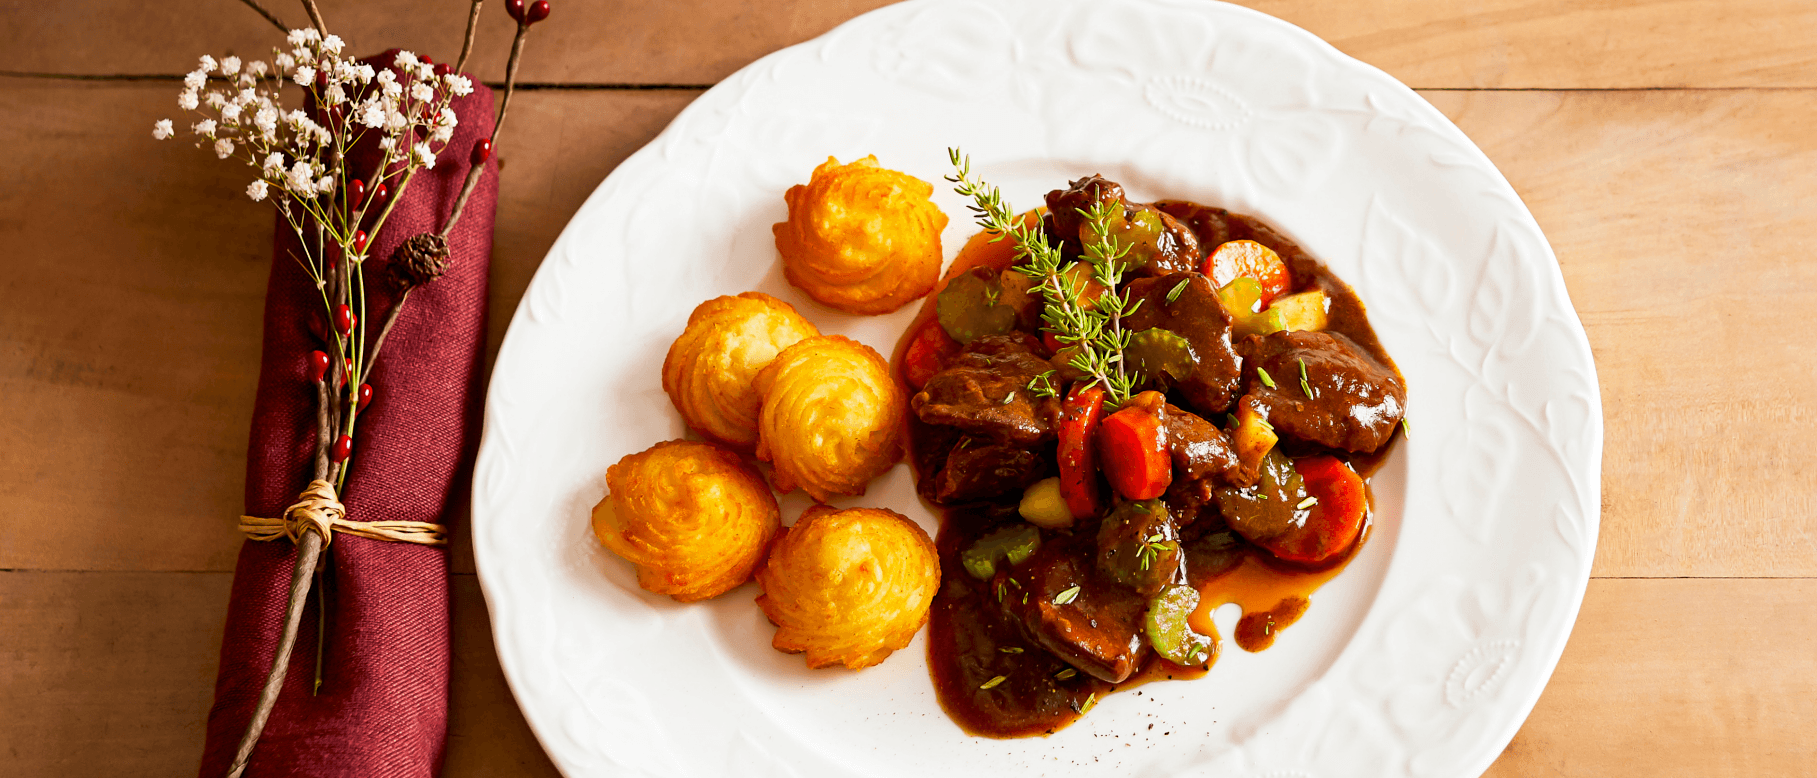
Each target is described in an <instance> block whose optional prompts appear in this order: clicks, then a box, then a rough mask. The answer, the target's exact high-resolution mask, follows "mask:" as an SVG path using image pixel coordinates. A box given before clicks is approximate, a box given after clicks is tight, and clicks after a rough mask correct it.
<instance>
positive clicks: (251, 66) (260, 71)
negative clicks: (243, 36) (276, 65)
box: [246, 59, 271, 78]
mask: <svg viewBox="0 0 1817 778" xmlns="http://www.w3.org/2000/svg"><path fill="white" fill-rule="evenodd" d="M270 69H271V66H270V65H268V64H266V62H265V60H262V59H255V60H253V61H251V62H249V63H247V64H246V72H247V74H249V75H252V76H255V77H258V78H264V77H265V73H266V71H268V70H270Z"/></svg>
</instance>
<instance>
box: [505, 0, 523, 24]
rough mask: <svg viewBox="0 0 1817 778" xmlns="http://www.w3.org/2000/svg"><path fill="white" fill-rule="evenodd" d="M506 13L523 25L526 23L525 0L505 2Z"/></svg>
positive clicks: (506, 0)
mask: <svg viewBox="0 0 1817 778" xmlns="http://www.w3.org/2000/svg"><path fill="white" fill-rule="evenodd" d="M505 13H507V14H510V15H511V18H513V19H516V20H517V21H518V22H519V23H522V22H523V21H524V0H505Z"/></svg>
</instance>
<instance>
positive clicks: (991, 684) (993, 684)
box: [978, 675, 1009, 689]
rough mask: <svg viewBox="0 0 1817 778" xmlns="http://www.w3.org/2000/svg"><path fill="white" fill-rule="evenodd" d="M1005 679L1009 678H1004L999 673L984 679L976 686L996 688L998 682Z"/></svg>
mask: <svg viewBox="0 0 1817 778" xmlns="http://www.w3.org/2000/svg"><path fill="white" fill-rule="evenodd" d="M1006 680H1009V679H1007V678H1004V677H1003V676H1001V675H999V676H996V677H994V678H992V679H990V680H988V681H985V682H984V684H983V685H981V686H979V687H978V688H979V689H995V688H997V685H998V684H1000V683H1003V682H1004V681H1006Z"/></svg>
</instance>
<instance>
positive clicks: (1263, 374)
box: [1255, 365, 1274, 389]
mask: <svg viewBox="0 0 1817 778" xmlns="http://www.w3.org/2000/svg"><path fill="white" fill-rule="evenodd" d="M1255 374H1256V377H1257V378H1260V379H1262V385H1263V386H1266V387H1268V388H1270V389H1273V388H1274V376H1271V375H1269V374H1268V371H1267V370H1263V369H1262V367H1261V366H1260V365H1257V366H1256V369H1255Z"/></svg>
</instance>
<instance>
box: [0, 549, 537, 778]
mask: <svg viewBox="0 0 1817 778" xmlns="http://www.w3.org/2000/svg"><path fill="white" fill-rule="evenodd" d="M232 578H233V576H232V574H231V573H105V572H23V571H6V572H0V624H4V625H6V627H5V629H0V764H4V766H5V769H3V770H0V773H4V774H5V775H8V776H22V777H23V776H70V775H120V776H129V775H135V776H136V775H147V776H150V775H193V774H194V773H195V769H196V765H197V764H199V763H200V760H201V756H202V727H203V723H204V721H205V719H206V717H207V715H208V708H209V705H210V704H211V703H212V701H213V698H214V677H215V658H216V657H217V656H218V654H219V652H220V648H221V624H222V621H223V619H224V617H225V614H226V610H227V593H228V589H229V586H230V584H231V582H232ZM453 584H454V585H453V586H452V587H451V591H452V593H453V608H454V664H453V679H454V682H453V688H452V690H451V692H450V694H451V697H452V702H451V706H450V715H449V722H448V735H449V737H448V755H447V768H446V769H445V770H444V771H443V773H442V774H443V775H444V776H446V777H447V778H466V777H467V776H495V775H514V776H554V775H556V774H557V773H556V771H555V767H554V765H552V764H550V762H549V759H548V757H546V756H544V755H543V752H542V749H541V748H540V747H539V746H537V744H536V739H535V737H534V736H533V735H532V734H531V733H530V727H529V725H528V724H526V723H524V719H523V715H522V714H521V713H519V712H518V710H517V706H516V705H515V704H514V703H513V702H512V700H511V691H510V689H509V688H508V687H506V685H505V676H504V672H503V671H502V670H500V669H499V666H498V659H497V656H496V654H494V653H493V648H492V630H491V627H490V626H489V624H488V621H487V619H486V604H485V601H484V599H483V598H482V597H481V596H480V593H479V582H478V581H477V580H475V579H474V577H473V576H471V575H457V576H455V577H454V580H453Z"/></svg>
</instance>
